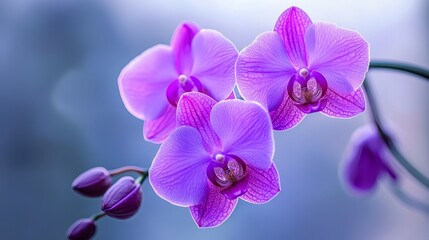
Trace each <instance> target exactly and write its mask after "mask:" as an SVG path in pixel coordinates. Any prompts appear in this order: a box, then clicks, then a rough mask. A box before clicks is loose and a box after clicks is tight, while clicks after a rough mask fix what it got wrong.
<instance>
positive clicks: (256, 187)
mask: <svg viewBox="0 0 429 240" xmlns="http://www.w3.org/2000/svg"><path fill="white" fill-rule="evenodd" d="M247 172H248V185H247V192H246V193H245V194H244V195H243V196H241V199H243V200H245V201H247V202H250V203H255V204H262V203H266V202H268V201H270V200H271V199H273V198H274V197H275V196H276V195H277V194H278V193H279V192H280V177H279V174H278V172H277V169H276V166H275V165H274V163H273V164H272V165H271V167H270V168H269V169H268V170H264V171H263V170H258V169H255V168H252V167H250V166H249V167H248V168H247Z"/></svg>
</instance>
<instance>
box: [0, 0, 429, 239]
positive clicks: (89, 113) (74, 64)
mask: <svg viewBox="0 0 429 240" xmlns="http://www.w3.org/2000/svg"><path fill="white" fill-rule="evenodd" d="M291 5H297V6H299V7H301V8H303V9H304V10H305V11H306V12H307V13H308V14H309V15H310V17H311V18H312V19H313V21H326V22H334V23H337V24H338V25H340V26H343V27H347V28H351V29H355V30H357V31H359V32H360V33H361V34H362V35H363V36H364V37H365V38H366V39H367V40H368V41H369V42H370V44H371V56H372V58H378V59H379V58H386V59H396V60H403V61H408V62H414V63H419V64H420V65H422V66H426V67H428V66H429V46H428V42H429V27H428V26H429V24H428V23H429V4H428V2H427V1H424V0H398V1H390V0H381V1H374V0H356V1H345V0H335V1H325V2H323V3H322V1H286V0H284V1H274V0H265V1H255V0H210V1H199V0H181V1H162V0H161V1H145V0H116V1H114V0H104V1H103V0H61V1H57V0H39V1H36V0H2V1H0V192H1V195H0V239H2V240H15V239H43V240H45V239H47V240H49V239H64V238H65V232H66V230H67V228H68V226H69V225H70V224H72V223H73V222H74V221H75V220H76V219H77V218H81V217H87V216H90V215H92V214H93V213H97V212H98V211H99V204H100V203H99V200H98V199H86V198H84V197H81V196H79V195H77V194H75V193H74V192H72V190H71V188H70V185H71V182H72V181H73V179H74V178H75V177H76V176H77V175H78V174H79V173H80V172H82V171H84V170H86V169H88V168H91V167H94V166H100V165H102V166H105V167H106V168H108V169H112V168H116V167H120V166H123V165H138V166H141V167H147V166H149V165H150V162H151V159H152V158H153V156H154V155H155V153H156V151H157V148H158V146H157V145H154V144H151V143H148V142H145V141H144V140H143V137H142V122H141V121H139V120H138V119H136V118H134V117H133V116H132V115H131V114H129V113H128V112H127V111H126V109H125V107H124V106H123V104H122V101H121V99H120V96H119V91H118V87H117V76H118V74H119V72H120V71H121V69H122V67H124V66H125V65H126V64H127V63H128V62H129V61H130V60H131V59H132V58H134V57H135V56H136V55H138V54H140V53H141V52H142V51H144V50H145V49H147V48H149V47H151V46H153V45H155V44H158V43H166V44H168V43H169V41H170V37H171V35H172V33H173V31H174V29H175V27H176V26H177V24H178V23H179V22H181V21H183V20H191V21H195V22H197V23H198V24H199V25H200V26H201V27H203V28H212V29H217V30H219V31H220V32H222V33H223V34H224V35H225V36H227V37H228V38H229V39H231V40H232V41H233V42H234V43H235V44H236V46H237V48H238V49H239V50H241V49H242V48H243V47H245V46H246V45H248V44H249V43H251V42H252V41H253V40H254V38H255V37H256V36H257V35H258V34H259V33H261V32H263V31H268V30H271V29H272V27H273V25H274V23H275V21H276V19H277V17H278V16H279V15H280V13H281V12H282V11H283V10H285V9H286V8H288V7H289V6H291ZM370 76H371V77H372V79H371V85H372V86H373V87H374V91H375V92H376V94H377V100H378V101H379V103H380V105H381V108H382V113H383V116H384V118H385V119H388V122H389V123H390V124H391V125H392V126H393V129H394V130H395V131H394V132H395V134H396V136H397V138H398V139H399V142H400V144H401V149H402V150H403V151H404V153H405V154H406V155H407V156H408V157H409V158H410V159H412V160H413V163H414V164H415V165H416V166H418V167H419V168H420V169H421V170H422V171H423V172H424V173H425V174H426V175H429V160H428V156H429V148H428V142H429V139H428V136H429V127H428V122H429V108H428V107H427V102H428V100H429V97H428V94H427V93H428V91H429V85H428V84H427V83H425V82H423V81H419V80H416V79H414V78H413V77H409V76H406V75H403V74H398V73H387V72H381V71H377V72H374V73H371V74H370ZM368 120H369V116H368V113H364V114H361V115H360V116H359V117H356V118H354V119H351V120H338V119H330V118H327V117H325V116H323V115H321V114H313V115H310V116H308V117H307V118H306V119H305V121H304V122H302V123H301V124H300V125H299V126H298V127H296V128H294V129H292V130H289V131H287V132H277V133H276V134H275V138H276V149H277V151H276V155H275V162H276V164H277V166H278V169H279V172H280V174H281V183H282V192H281V193H280V194H279V195H278V196H277V197H276V198H275V199H274V200H272V201H271V202H270V203H268V204H265V205H252V204H248V203H245V202H243V201H241V202H240V203H239V204H238V206H237V208H236V210H235V212H234V213H233V214H232V216H231V217H230V219H229V220H228V221H227V222H226V223H224V224H223V225H222V226H220V227H218V228H215V229H198V228H197V227H196V225H195V224H194V222H193V220H192V219H191V216H190V215H189V212H188V210H187V209H186V208H179V207H175V206H173V205H171V204H169V203H167V202H165V201H163V200H162V199H160V198H159V197H157V196H156V195H155V194H154V192H153V190H152V189H151V187H150V185H149V184H148V183H147V182H146V183H145V184H144V186H143V191H144V201H143V204H142V207H141V210H140V211H139V213H138V214H137V215H136V216H134V217H133V218H131V219H130V220H127V221H121V220H115V219H108V218H106V219H102V220H100V221H99V223H98V227H99V229H98V233H97V235H96V237H95V239H105V240H110V239H112V240H113V239H129V240H133V239H225V240H227V239H293V240H295V239H352V240H353V239H356V240H361V239H366V240H372V239H374V240H376V239H377V240H378V239H393V240H395V239H398V240H400V239H415V240H420V239H422V240H423V239H426V240H427V239H429V217H428V215H425V214H424V213H422V212H419V211H416V210H414V209H413V208H411V207H409V206H407V205H404V204H403V203H402V202H401V201H400V200H398V198H396V197H395V196H394V195H393V194H392V192H391V191H390V190H389V185H388V184H387V183H386V181H384V182H382V183H381V184H379V186H378V189H377V190H376V191H375V192H373V194H372V195H371V196H369V197H368V198H356V197H354V196H352V195H350V194H349V193H348V191H347V190H346V189H345V188H344V187H343V185H342V182H341V181H340V178H339V177H338V166H339V163H340V161H341V158H342V156H343V153H344V150H345V147H346V145H347V141H348V139H349V137H350V135H351V134H352V132H353V131H354V129H356V128H357V127H359V126H361V125H364V124H365V123H367V122H368ZM395 126H396V127H395ZM402 173H403V176H404V179H403V181H402V186H403V188H404V190H405V191H406V192H407V193H408V194H410V195H412V196H413V197H416V198H418V199H420V200H423V201H426V202H429V194H428V193H427V192H425V191H424V190H423V189H422V188H421V186H420V185H418V184H416V183H415V182H414V181H413V180H412V179H411V180H410V179H409V176H407V175H406V174H405V172H403V171H402ZM384 180H387V179H384Z"/></svg>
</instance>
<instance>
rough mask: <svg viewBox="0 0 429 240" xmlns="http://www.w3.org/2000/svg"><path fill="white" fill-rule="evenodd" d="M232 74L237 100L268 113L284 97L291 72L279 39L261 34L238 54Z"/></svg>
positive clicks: (275, 35)
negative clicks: (241, 98) (239, 95)
mask: <svg viewBox="0 0 429 240" xmlns="http://www.w3.org/2000/svg"><path fill="white" fill-rule="evenodd" d="M236 72H237V85H238V90H239V91H240V94H241V96H242V97H243V98H244V99H246V100H250V101H257V102H259V103H261V104H262V106H264V107H265V108H267V109H268V110H270V111H271V110H273V109H275V108H277V107H278V106H279V104H280V103H281V101H282V98H283V95H284V94H287V93H286V87H287V83H288V82H289V79H290V78H291V76H292V75H293V74H294V73H295V69H294V68H293V67H292V65H291V64H290V62H289V59H288V57H287V54H286V50H285V47H284V44H283V42H282V39H281V38H280V36H279V35H278V34H277V33H275V32H265V33H262V34H260V35H259V36H258V37H257V38H256V40H255V41H254V42H253V43H252V44H250V45H249V46H248V47H246V48H245V49H243V50H242V51H241V52H240V55H239V56H238V60H237V66H236Z"/></svg>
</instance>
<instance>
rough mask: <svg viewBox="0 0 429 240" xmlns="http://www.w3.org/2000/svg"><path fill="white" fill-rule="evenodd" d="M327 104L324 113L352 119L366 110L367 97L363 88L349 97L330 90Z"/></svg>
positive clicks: (327, 94) (327, 95)
mask: <svg viewBox="0 0 429 240" xmlns="http://www.w3.org/2000/svg"><path fill="white" fill-rule="evenodd" d="M326 99H327V103H326V106H325V108H324V109H323V110H322V113H324V114H326V115H328V116H331V117H337V118H351V117H354V116H356V115H357V114H359V113H361V112H363V111H364V110H365V97H364V94H363V91H362V88H359V89H358V90H357V91H355V92H352V93H350V94H347V95H345V96H344V95H341V94H338V93H336V92H334V91H333V90H331V89H328V92H327V93H326Z"/></svg>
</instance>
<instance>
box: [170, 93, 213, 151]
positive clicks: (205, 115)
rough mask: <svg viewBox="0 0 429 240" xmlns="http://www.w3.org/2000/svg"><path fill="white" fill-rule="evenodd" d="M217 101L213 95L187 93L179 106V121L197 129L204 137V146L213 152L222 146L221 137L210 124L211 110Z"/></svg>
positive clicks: (180, 124) (180, 123) (179, 123)
mask: <svg viewBox="0 0 429 240" xmlns="http://www.w3.org/2000/svg"><path fill="white" fill-rule="evenodd" d="M216 103H217V102H216V101H215V100H213V99H212V98H211V97H209V96H207V95H205V94H202V93H198V92H192V93H185V94H184V95H182V97H181V98H180V100H179V104H178V106H177V123H178V125H179V126H182V125H186V126H190V127H193V128H195V129H197V130H198V131H199V132H200V134H201V137H202V138H203V143H204V147H205V148H206V150H207V152H209V153H211V152H212V150H213V149H214V148H216V147H217V148H219V147H220V140H219V137H218V136H217V135H216V133H215V132H214V130H213V128H212V126H211V124H210V112H211V110H212V108H213V106H214V105H215V104H216Z"/></svg>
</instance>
